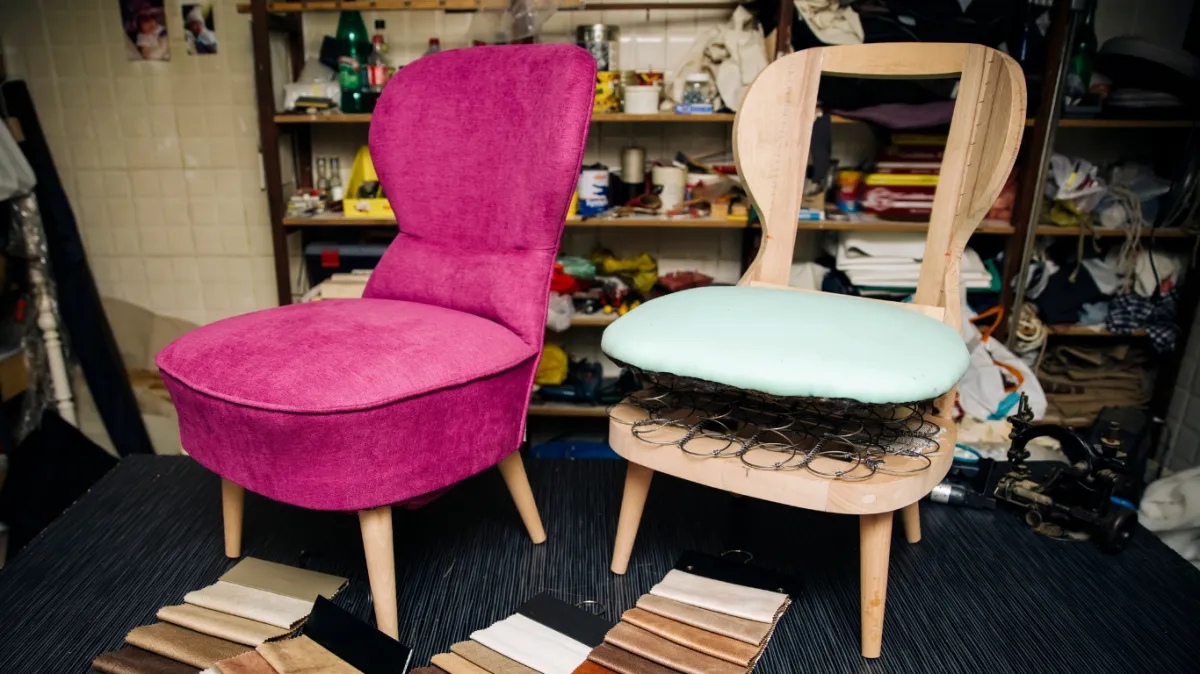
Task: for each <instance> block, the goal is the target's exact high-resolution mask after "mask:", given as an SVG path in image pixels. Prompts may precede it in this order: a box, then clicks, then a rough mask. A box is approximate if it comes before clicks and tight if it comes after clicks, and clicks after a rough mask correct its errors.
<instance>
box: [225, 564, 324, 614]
mask: <svg viewBox="0 0 1200 674" xmlns="http://www.w3.org/2000/svg"><path fill="white" fill-rule="evenodd" d="M220 580H221V581H223V582H226V583H233V584H234V585H241V586H242V587H252V588H255V589H258V590H266V591H267V592H274V593H275V594H282V595H284V596H287V597H295V598H296V599H303V600H304V601H306V602H308V603H310V604H311V603H313V602H314V601H316V600H317V597H318V596H321V597H325V598H326V599H333V598H334V596H335V595H337V593H338V592H339V591H341V589H342V588H343V587H346V579H345V578H342V577H341V576H331V575H329V574H327V573H319V572H317V571H309V570H308V569H301V568H298V567H295V566H288V565H286V564H276V563H275V562H268V561H266V560H262V559H257V558H255V557H246V558H245V559H243V560H242V561H240V562H238V563H237V564H235V565H234V566H233V568H232V569H230V570H228V571H226V572H225V575H223V576H221V578H220Z"/></svg>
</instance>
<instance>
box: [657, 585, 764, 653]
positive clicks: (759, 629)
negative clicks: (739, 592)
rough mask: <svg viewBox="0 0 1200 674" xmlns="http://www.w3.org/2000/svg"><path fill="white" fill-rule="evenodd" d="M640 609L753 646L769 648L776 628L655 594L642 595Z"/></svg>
mask: <svg viewBox="0 0 1200 674" xmlns="http://www.w3.org/2000/svg"><path fill="white" fill-rule="evenodd" d="M637 607H638V608H640V609H642V610H643V611H649V612H650V613H654V614H657V615H660V616H662V617H664V618H670V619H671V620H674V621H676V622H681V623H683V624H685V625H691V626H692V627H699V628H700V629H702V630H705V631H707V632H712V633H713V634H721V635H724V636H727V637H729V638H731V639H737V640H738V641H742V642H745V643H747V644H751V645H753V646H763V645H765V644H766V641H767V637H768V636H770V635H771V630H773V629H775V625H774V624H771V625H768V624H766V623H760V622H755V621H753V620H746V619H745V618H736V617H734V616H731V615H725V614H724V613H717V612H715V611H709V610H707V609H702V608H698V607H695V606H691V605H689V604H683V603H680V602H677V601H675V600H673V599H667V598H665V597H656V596H654V595H652V594H644V595H642V596H641V598H640V599H638V601H637Z"/></svg>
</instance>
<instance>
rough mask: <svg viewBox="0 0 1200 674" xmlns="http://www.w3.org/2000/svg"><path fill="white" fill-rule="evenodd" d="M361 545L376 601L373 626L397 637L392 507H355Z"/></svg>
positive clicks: (392, 636)
mask: <svg viewBox="0 0 1200 674" xmlns="http://www.w3.org/2000/svg"><path fill="white" fill-rule="evenodd" d="M358 523H359V526H360V527H361V528H362V538H363V549H364V550H365V551H366V553H367V578H368V579H369V580H370V581H371V601H372V603H374V604H375V626H376V627H378V628H379V631H380V632H383V633H384V634H386V635H388V636H389V637H391V638H393V639H399V638H400V619H399V617H398V616H397V611H396V558H395V553H394V552H393V550H392V507H391V506H383V507H382V508H372V509H371V510H360V511H358Z"/></svg>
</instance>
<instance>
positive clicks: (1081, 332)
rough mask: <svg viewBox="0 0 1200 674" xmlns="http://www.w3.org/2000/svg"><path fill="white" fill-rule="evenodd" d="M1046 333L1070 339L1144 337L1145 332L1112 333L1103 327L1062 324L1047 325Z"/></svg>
mask: <svg viewBox="0 0 1200 674" xmlns="http://www.w3.org/2000/svg"><path fill="white" fill-rule="evenodd" d="M1046 331H1047V332H1049V333H1050V334H1052V335H1063V336H1069V337H1144V336H1145V335H1146V331H1145V330H1134V331H1133V332H1126V333H1121V332H1112V331H1110V330H1108V329H1106V328H1105V327H1104V326H1103V325H1099V324H1097V325H1079V324H1077V323H1061V324H1058V325H1047V326H1046Z"/></svg>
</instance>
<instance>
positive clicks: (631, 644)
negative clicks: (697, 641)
mask: <svg viewBox="0 0 1200 674" xmlns="http://www.w3.org/2000/svg"><path fill="white" fill-rule="evenodd" d="M604 641H605V642H607V643H610V644H612V645H613V646H616V647H617V648H620V649H623V650H626V651H629V652H630V653H633V654H634V655H640V656H641V657H643V658H645V659H647V660H650V661H651V662H656V663H658V664H660V665H662V666H664V667H669V668H671V669H674V670H675V671H678V672H683V673H684V674H747V672H749V671H750V669H749V668H748V667H742V666H738V665H735V664H732V663H729V662H726V661H724V660H720V659H717V658H714V657H712V656H711V655H705V654H703V653H699V652H696V651H693V650H692V649H690V648H687V647H685V646H680V645H679V644H677V643H675V642H673V641H668V640H666V639H664V638H662V637H660V636H658V635H657V634H652V633H650V632H647V631H646V630H644V629H642V628H640V627H634V626H633V625H630V624H629V623H627V622H619V623H617V624H616V625H615V626H614V627H613V628H612V629H611V630H609V632H608V634H606V635H604Z"/></svg>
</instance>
